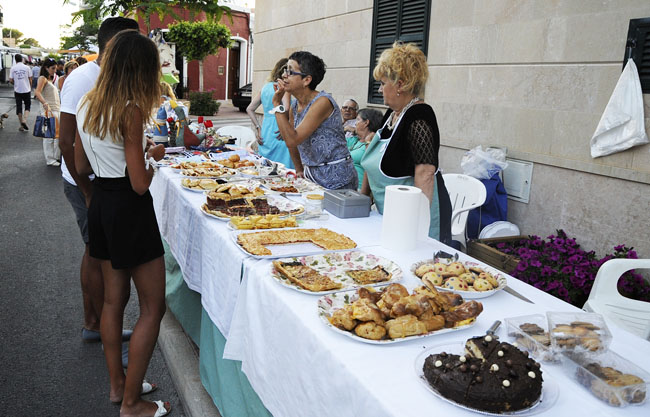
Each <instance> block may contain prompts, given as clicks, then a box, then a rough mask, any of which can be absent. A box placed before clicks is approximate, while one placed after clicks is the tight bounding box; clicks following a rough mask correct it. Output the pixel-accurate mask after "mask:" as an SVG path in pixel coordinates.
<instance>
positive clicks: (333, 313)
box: [318, 283, 483, 344]
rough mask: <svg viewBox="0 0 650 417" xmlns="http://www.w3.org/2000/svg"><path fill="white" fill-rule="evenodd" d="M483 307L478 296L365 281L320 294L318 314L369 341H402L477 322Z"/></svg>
mask: <svg viewBox="0 0 650 417" xmlns="http://www.w3.org/2000/svg"><path fill="white" fill-rule="evenodd" d="M482 311H483V305H482V304H481V303H480V302H478V301H474V300H471V301H465V300H463V298H462V297H461V296H460V295H458V294H453V293H447V292H438V291H437V290H436V289H435V288H434V287H431V288H428V287H427V286H420V287H417V288H415V289H414V290H413V291H412V292H411V293H409V291H408V290H407V289H406V287H404V286H403V285H401V284H397V283H395V284H390V285H388V286H387V287H382V288H381V289H374V288H372V287H362V288H359V289H358V290H351V291H342V292H337V293H333V294H327V295H324V296H322V297H321V298H320V299H319V300H318V315H319V316H320V318H321V321H322V322H323V323H325V325H326V326H328V327H329V328H331V329H332V330H334V331H336V332H338V333H340V334H343V335H345V336H347V337H350V338H352V339H355V340H358V341H360V342H364V343H371V344H389V343H398V342H404V341H407V340H412V339H417V338H420V337H426V336H431V335H434V334H442V333H448V332H453V331H458V330H463V329H466V328H468V327H470V326H473V325H474V323H475V322H476V317H478V315H479V314H481V312H482Z"/></svg>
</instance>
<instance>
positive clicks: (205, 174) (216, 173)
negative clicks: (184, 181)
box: [181, 167, 237, 178]
mask: <svg viewBox="0 0 650 417" xmlns="http://www.w3.org/2000/svg"><path fill="white" fill-rule="evenodd" d="M181 175H182V176H184V177H189V178H222V177H232V176H234V175H237V171H235V170H232V169H228V168H224V167H220V168H190V169H183V170H181Z"/></svg>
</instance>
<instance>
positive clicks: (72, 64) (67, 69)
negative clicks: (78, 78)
mask: <svg viewBox="0 0 650 417" xmlns="http://www.w3.org/2000/svg"><path fill="white" fill-rule="evenodd" d="M77 68H79V64H78V63H77V61H68V62H66V63H65V65H64V66H63V75H62V76H61V77H59V79H58V81H57V82H56V84H57V86H58V87H59V91H61V90H63V83H64V82H65V79H66V78H68V75H69V74H70V73H71V72H72V71H74V70H76V69H77Z"/></svg>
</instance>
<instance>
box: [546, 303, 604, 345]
mask: <svg viewBox="0 0 650 417" xmlns="http://www.w3.org/2000/svg"><path fill="white" fill-rule="evenodd" d="M546 317H547V318H548V328H549V335H550V338H551V344H552V346H553V350H554V351H556V352H561V351H571V352H578V353H580V352H599V351H603V350H605V349H607V347H609V344H610V343H611V340H612V334H611V332H610V331H609V329H608V328H607V324H605V320H604V319H603V316H601V315H600V314H597V313H562V312H548V313H546Z"/></svg>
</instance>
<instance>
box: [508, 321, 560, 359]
mask: <svg viewBox="0 0 650 417" xmlns="http://www.w3.org/2000/svg"><path fill="white" fill-rule="evenodd" d="M504 323H505V326H506V330H507V332H508V337H509V338H510V340H511V341H512V343H513V344H514V345H515V346H516V347H517V348H519V349H521V350H525V351H527V352H528V353H529V354H530V356H531V357H532V358H534V359H535V360H537V361H545V362H554V361H556V360H557V359H556V355H555V354H554V352H553V349H551V337H550V335H549V332H548V320H547V318H546V316H545V315H544V314H529V315H526V316H517V317H509V318H506V319H505V320H504Z"/></svg>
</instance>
